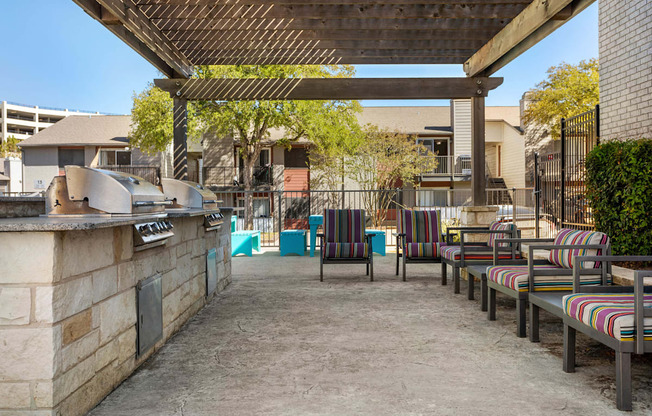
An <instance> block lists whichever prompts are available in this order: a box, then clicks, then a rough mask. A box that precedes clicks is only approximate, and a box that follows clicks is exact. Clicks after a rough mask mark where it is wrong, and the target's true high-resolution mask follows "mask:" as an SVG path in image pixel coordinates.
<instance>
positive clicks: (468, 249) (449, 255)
mask: <svg viewBox="0 0 652 416" xmlns="http://www.w3.org/2000/svg"><path fill="white" fill-rule="evenodd" d="M451 231H459V235H460V237H459V239H460V241H459V243H458V244H455V243H453V242H452V241H451V238H452V236H453V233H451ZM446 232H447V238H446V245H445V246H443V247H441V278H442V284H443V285H445V284H446V280H447V265H448V266H451V267H452V269H453V287H454V293H460V270H461V269H462V268H464V267H467V266H469V265H471V264H487V265H491V264H493V260H494V255H493V248H494V246H495V245H496V240H497V239H498V238H499V237H501V236H502V237H510V238H517V237H519V236H520V231H519V230H518V229H517V228H516V226H515V225H514V224H511V223H502V222H500V221H493V222H492V223H491V224H489V226H488V227H450V228H448V229H447V230H446ZM478 234H487V235H488V237H489V238H488V240H487V242H486V243H469V242H466V241H465V240H466V239H465V236H467V235H478ZM498 246H499V251H501V253H500V254H499V256H498V258H499V259H500V260H504V262H502V263H510V260H520V258H521V254H520V251H519V250H518V244H511V243H502V244H499V245H498ZM471 286H473V280H471V279H469V287H470V289H469V300H473V295H472V293H473V288H472V287H471Z"/></svg>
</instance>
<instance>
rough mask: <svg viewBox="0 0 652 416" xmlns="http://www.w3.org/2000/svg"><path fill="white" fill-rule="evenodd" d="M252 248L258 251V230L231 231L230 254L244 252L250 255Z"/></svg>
mask: <svg viewBox="0 0 652 416" xmlns="http://www.w3.org/2000/svg"><path fill="white" fill-rule="evenodd" d="M253 250H256V251H260V231H236V232H234V233H231V255H232V256H235V255H237V254H244V255H245V256H249V257H251V256H252V255H253Z"/></svg>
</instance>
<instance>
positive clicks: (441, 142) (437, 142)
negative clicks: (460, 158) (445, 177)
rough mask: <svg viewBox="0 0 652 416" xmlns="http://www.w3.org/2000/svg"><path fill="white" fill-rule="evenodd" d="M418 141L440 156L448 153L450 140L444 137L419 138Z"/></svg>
mask: <svg viewBox="0 0 652 416" xmlns="http://www.w3.org/2000/svg"><path fill="white" fill-rule="evenodd" d="M417 143H420V144H422V145H424V146H425V147H426V148H427V149H428V151H430V152H432V153H436V154H437V155H438V156H447V155H448V140H447V139H445V138H442V139H426V138H424V139H417Z"/></svg>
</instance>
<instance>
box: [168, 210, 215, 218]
mask: <svg viewBox="0 0 652 416" xmlns="http://www.w3.org/2000/svg"><path fill="white" fill-rule="evenodd" d="M165 212H166V213H167V214H168V217H170V218H184V217H198V216H200V215H206V214H214V213H216V212H220V210H219V209H199V208H190V209H187V208H168V209H166V210H165Z"/></svg>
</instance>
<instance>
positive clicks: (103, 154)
mask: <svg viewBox="0 0 652 416" xmlns="http://www.w3.org/2000/svg"><path fill="white" fill-rule="evenodd" d="M115 165H120V166H123V165H131V151H129V150H106V149H102V150H100V166H115Z"/></svg>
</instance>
